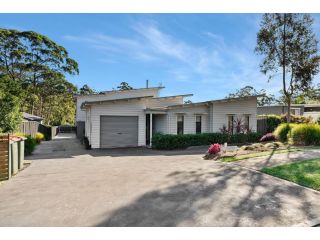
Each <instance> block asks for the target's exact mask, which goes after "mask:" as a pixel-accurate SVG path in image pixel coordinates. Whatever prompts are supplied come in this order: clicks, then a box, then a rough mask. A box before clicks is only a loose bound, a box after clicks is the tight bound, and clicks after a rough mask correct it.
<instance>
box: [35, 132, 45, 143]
mask: <svg viewBox="0 0 320 240" xmlns="http://www.w3.org/2000/svg"><path fill="white" fill-rule="evenodd" d="M35 139H36V141H37V143H38V144H39V143H41V142H42V141H43V140H44V135H43V134H42V133H40V132H37V133H36V137H35Z"/></svg>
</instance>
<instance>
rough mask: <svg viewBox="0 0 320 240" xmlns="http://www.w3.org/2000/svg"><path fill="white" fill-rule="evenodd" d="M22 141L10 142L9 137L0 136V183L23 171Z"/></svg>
mask: <svg viewBox="0 0 320 240" xmlns="http://www.w3.org/2000/svg"><path fill="white" fill-rule="evenodd" d="M23 164H24V139H20V140H15V141H13V140H10V135H2V136H0V181H3V180H8V179H9V178H11V176H13V175H15V174H17V173H18V172H19V170H22V169H23Z"/></svg>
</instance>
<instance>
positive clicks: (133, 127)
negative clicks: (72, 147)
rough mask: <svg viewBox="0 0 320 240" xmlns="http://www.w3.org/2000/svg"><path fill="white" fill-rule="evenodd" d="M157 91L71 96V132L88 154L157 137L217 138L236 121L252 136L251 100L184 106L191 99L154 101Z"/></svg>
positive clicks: (253, 114) (254, 110) (253, 102)
mask: <svg viewBox="0 0 320 240" xmlns="http://www.w3.org/2000/svg"><path fill="white" fill-rule="evenodd" d="M162 88H163V87H154V88H140V89H133V90H122V91H108V92H103V93H102V94H93V95H78V96H76V98H77V114H76V122H77V127H78V130H77V132H79V131H81V133H83V135H84V136H86V137H87V138H88V140H89V143H90V145H91V147H92V148H116V147H127V146H130V147H135V146H150V145H151V142H152V136H153V134H154V133H157V132H159V133H163V134H196V133H206V132H220V129H221V128H222V127H223V125H225V126H226V127H227V128H229V129H232V130H234V121H235V120H236V119H237V118H238V119H240V118H241V119H242V120H243V123H244V124H245V125H246V126H247V128H248V129H250V130H252V131H256V128H257V120H256V116H257V98H256V96H250V97H243V98H233V99H221V100H210V101H205V102H197V103H188V104H184V98H185V97H189V96H192V94H184V95H177V96H164V97H160V96H159V92H160V90H161V89H162ZM80 135H81V134H80Z"/></svg>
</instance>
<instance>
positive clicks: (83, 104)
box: [80, 95, 153, 109]
mask: <svg viewBox="0 0 320 240" xmlns="http://www.w3.org/2000/svg"><path fill="white" fill-rule="evenodd" d="M152 97H153V95H150V96H141V97H132V98H119V99H109V100H100V101H85V102H83V103H82V104H81V106H80V108H81V109H82V108H85V107H86V106H89V105H93V104H103V103H108V102H120V101H130V100H140V99H143V98H152Z"/></svg>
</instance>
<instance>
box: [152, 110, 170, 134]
mask: <svg viewBox="0 0 320 240" xmlns="http://www.w3.org/2000/svg"><path fill="white" fill-rule="evenodd" d="M153 115H154V121H153V123H152V125H153V126H154V132H153V133H157V132H158V133H163V134H166V133H167V115H166V114H153Z"/></svg>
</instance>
